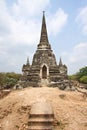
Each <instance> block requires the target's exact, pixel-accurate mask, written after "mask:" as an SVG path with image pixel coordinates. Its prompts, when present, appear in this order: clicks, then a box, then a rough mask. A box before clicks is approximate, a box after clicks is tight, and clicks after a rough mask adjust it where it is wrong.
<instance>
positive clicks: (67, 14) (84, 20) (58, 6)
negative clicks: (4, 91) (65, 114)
mask: <svg viewBox="0 0 87 130" xmlns="http://www.w3.org/2000/svg"><path fill="white" fill-rule="evenodd" d="M43 10H45V17H46V24H47V31H48V37H49V42H50V44H51V46H52V49H53V52H54V53H55V56H56V60H57V63H58V62H59V58H60V57H61V58H62V62H63V64H66V65H67V67H68V73H69V74H73V73H75V72H77V71H79V69H80V68H82V67H84V66H87V0H38V1H37V0H31V1H30V0H0V72H8V71H9V72H17V73H21V72H22V71H21V69H22V65H23V64H25V63H26V59H27V57H29V59H30V64H31V63H32V58H33V54H34V53H35V51H36V49H37V45H38V44H39V39H40V31H41V23H42V11H43Z"/></svg>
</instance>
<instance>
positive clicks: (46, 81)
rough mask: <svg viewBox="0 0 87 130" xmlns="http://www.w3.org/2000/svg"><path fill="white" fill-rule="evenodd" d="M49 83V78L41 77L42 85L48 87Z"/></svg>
mask: <svg viewBox="0 0 87 130" xmlns="http://www.w3.org/2000/svg"><path fill="white" fill-rule="evenodd" d="M48 84H49V81H48V79H41V83H40V85H41V87H46V86H48Z"/></svg>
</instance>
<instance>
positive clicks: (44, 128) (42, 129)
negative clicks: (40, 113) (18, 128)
mask: <svg viewBox="0 0 87 130" xmlns="http://www.w3.org/2000/svg"><path fill="white" fill-rule="evenodd" d="M29 130H52V127H51V126H30V127H29Z"/></svg>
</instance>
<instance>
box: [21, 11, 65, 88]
mask: <svg viewBox="0 0 87 130" xmlns="http://www.w3.org/2000/svg"><path fill="white" fill-rule="evenodd" d="M25 68H26V69H25ZM22 71H23V77H24V78H22V79H24V80H23V82H24V87H27V86H51V85H53V83H54V84H58V83H61V84H62V82H61V81H64V80H65V79H67V67H66V66H65V65H63V63H62V60H61V59H60V63H59V65H57V62H56V58H55V55H54V53H53V50H52V49H51V45H50V44H49V40H48V34H47V27H46V20H45V14H44V12H43V17H42V26H41V34H40V41H39V44H38V46H37V50H36V52H35V54H34V56H33V61H32V64H31V65H30V64H29V60H28V59H27V64H26V65H24V66H23V68H22ZM25 77H26V78H25Z"/></svg>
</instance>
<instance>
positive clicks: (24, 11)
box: [12, 0, 50, 17]
mask: <svg viewBox="0 0 87 130" xmlns="http://www.w3.org/2000/svg"><path fill="white" fill-rule="evenodd" d="M49 4H50V0H38V1H37V0H31V1H30V0H26V1H25V0H18V1H17V3H14V5H13V7H12V10H13V13H14V14H15V15H16V16H19V17H21V16H24V17H28V16H33V15H36V14H38V13H39V12H41V11H43V10H44V9H45V8H46V7H47V6H49Z"/></svg>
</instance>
